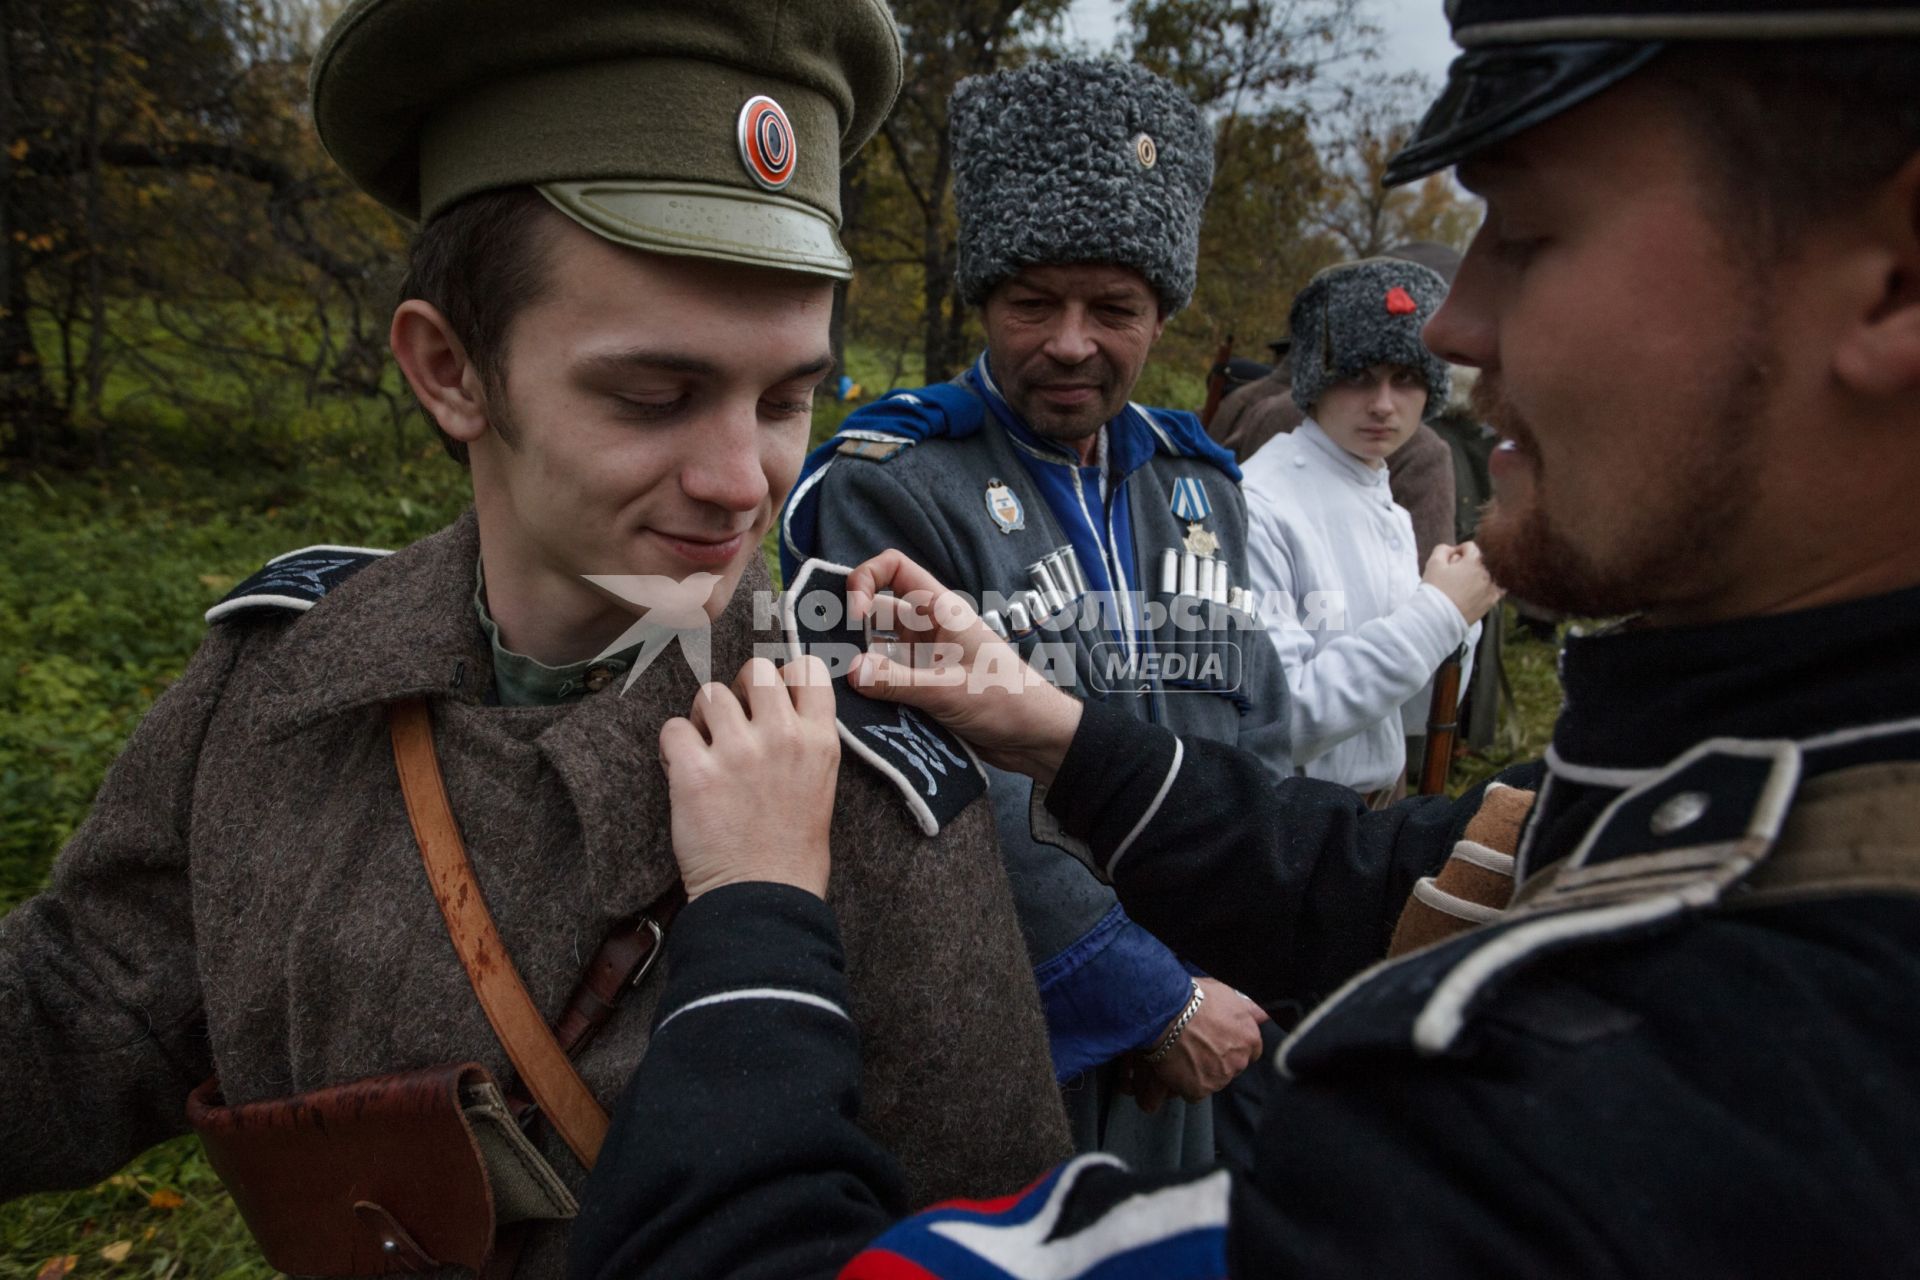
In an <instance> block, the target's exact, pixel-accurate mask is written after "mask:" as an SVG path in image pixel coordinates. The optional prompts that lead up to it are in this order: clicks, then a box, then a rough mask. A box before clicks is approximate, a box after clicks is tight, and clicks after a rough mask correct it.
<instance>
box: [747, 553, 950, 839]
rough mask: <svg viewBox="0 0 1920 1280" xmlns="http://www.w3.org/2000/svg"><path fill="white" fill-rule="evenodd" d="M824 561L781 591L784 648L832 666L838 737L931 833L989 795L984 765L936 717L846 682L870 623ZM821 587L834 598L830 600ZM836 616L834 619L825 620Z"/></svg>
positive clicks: (843, 571) (837, 570)
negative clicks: (860, 617) (859, 620)
mask: <svg viewBox="0 0 1920 1280" xmlns="http://www.w3.org/2000/svg"><path fill="white" fill-rule="evenodd" d="M851 572H853V571H852V570H851V569H848V568H845V567H843V566H841V565H835V564H828V563H827V562H826V561H824V560H808V561H807V562H806V563H805V564H803V565H801V566H800V570H799V572H798V573H796V574H795V575H794V577H793V581H792V582H790V583H788V584H787V589H786V590H785V591H783V592H782V593H781V595H780V613H781V622H782V624H783V626H784V627H785V630H786V638H787V650H788V652H789V653H791V654H794V655H796V656H797V655H799V654H802V653H812V654H816V655H818V656H819V657H820V658H821V659H822V660H824V661H825V662H826V664H827V669H828V670H829V671H832V672H834V679H833V696H834V705H835V711H836V713H837V714H838V717H839V728H840V741H841V742H842V743H844V744H846V746H847V749H848V750H850V751H852V752H853V754H855V755H857V756H859V757H860V759H862V760H864V761H865V762H866V763H867V764H869V765H871V766H872V767H873V768H874V769H876V770H878V771H879V772H880V774H881V775H882V776H883V777H885V778H886V779H887V781H889V782H891V783H892V784H893V785H894V787H895V788H896V789H897V790H898V791H899V792H900V796H901V799H903V800H904V801H905V802H906V805H907V808H908V810H910V811H911V812H912V814H913V817H914V821H916V822H918V823H919V824H920V830H921V831H922V832H924V833H925V834H926V835H929V836H936V835H939V834H940V830H941V828H943V827H945V826H946V825H947V823H949V822H951V821H953V819H954V818H956V817H958V816H959V814H960V811H961V810H962V809H965V808H966V807H967V806H968V805H970V804H972V803H973V802H974V801H975V800H978V799H979V798H980V797H981V796H984V795H985V794H986V793H987V775H986V771H985V770H984V769H982V768H981V767H980V762H979V760H977V759H975V757H974V754H973V750H972V748H970V747H968V746H967V744H966V743H964V742H962V741H961V740H960V739H959V738H956V737H955V736H954V735H953V734H952V733H951V732H950V731H949V730H947V729H946V728H945V727H944V726H942V725H941V724H940V723H939V722H938V721H936V720H934V719H933V718H932V717H931V716H928V715H926V714H924V713H923V712H920V711H917V710H915V709H914V708H912V707H906V706H902V705H900V704H899V703H897V702H882V701H880V700H878V699H876V698H869V697H867V696H866V695H865V694H863V693H861V692H860V691H859V690H858V689H855V688H854V687H853V686H852V684H851V683H850V681H849V678H848V675H847V668H848V666H849V664H850V663H851V662H852V660H853V658H854V656H855V655H857V654H859V653H863V652H865V650H866V633H865V628H864V627H862V626H861V625H859V624H855V623H849V622H847V620H846V617H847V607H846V601H847V575H848V574H849V573H851ZM823 593H824V594H825V595H829V596H832V597H833V598H835V599H837V600H838V602H839V605H838V607H837V608H829V607H814V605H815V604H825V601H824V600H822V595H823ZM825 619H832V625H825V624H824V621H823V620H825Z"/></svg>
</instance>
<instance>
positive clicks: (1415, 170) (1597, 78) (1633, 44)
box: [1384, 40, 1665, 187]
mask: <svg viewBox="0 0 1920 1280" xmlns="http://www.w3.org/2000/svg"><path fill="white" fill-rule="evenodd" d="M1664 47H1665V46H1664V45H1663V44H1662V43H1661V42H1660V41H1657V40H1560V41H1552V42H1547V43H1541V44H1510V45H1501V44H1490V45H1481V46H1479V47H1478V48H1474V49H1469V50H1468V51H1467V52H1465V53H1463V54H1461V55H1460V56H1459V57H1457V58H1455V59H1454V60H1453V65H1452V66H1450V67H1448V68H1447V87H1446V88H1445V89H1443V90H1441V92H1440V98H1439V100H1438V101H1436V102H1435V103H1434V104H1433V106H1432V107H1431V108H1429V109H1428V111H1427V114H1426V116H1425V118H1423V119H1422V120H1421V121H1420V127H1419V128H1418V129H1416V130H1415V131H1414V135H1413V141H1411V142H1409V143H1408V144H1407V145H1406V146H1405V147H1403V148H1402V149H1401V150H1400V152H1399V154H1397V155H1395V156H1394V157H1393V160H1392V162H1391V163H1389V164H1388V165H1387V172H1386V176H1385V178H1384V182H1385V184H1386V185H1387V186H1389V187H1397V186H1399V185H1400V184H1402V183H1405V182H1411V181H1413V180H1414V179H1415V178H1424V177H1426V176H1427V175H1428V174H1430V173H1434V172H1437V171H1438V170H1441V169H1445V168H1447V167H1448V166H1449V165H1455V164H1458V163H1460V162H1461V161H1462V160H1464V159H1466V158H1467V157H1468V156H1470V155H1472V154H1473V153H1475V152H1476V151H1479V150H1481V149H1482V148H1484V147H1488V146H1491V145H1492V144H1494V143H1496V142H1502V141H1505V140H1506V139H1508V138H1511V137H1513V136H1514V135H1515V134H1517V133H1520V132H1522V131H1523V130H1526V129H1531V128H1532V127H1533V126H1534V125H1536V124H1539V123H1540V122H1541V121H1543V120H1547V119H1550V118H1552V117H1553V116H1557V115H1559V114H1560V113H1561V112H1562V111H1565V110H1566V109H1567V108H1568V107H1571V106H1573V105H1575V104H1576V103H1580V102H1584V101H1586V100H1587V99H1588V98H1591V97H1592V96H1593V95H1594V94H1596V93H1599V92H1600V91H1601V90H1602V89H1605V88H1607V87H1608V86H1609V85H1613V84H1617V83H1618V82H1619V81H1621V80H1622V79H1624V78H1625V77H1627V76H1629V75H1631V74H1632V73H1633V72H1635V71H1638V70H1639V69H1640V68H1641V67H1644V66H1645V65H1646V64H1647V63H1648V62H1650V61H1652V60H1653V57H1654V55H1656V54H1658V53H1659V52H1660V50H1661V49H1662V48H1664Z"/></svg>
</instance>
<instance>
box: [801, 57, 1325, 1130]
mask: <svg viewBox="0 0 1920 1280" xmlns="http://www.w3.org/2000/svg"><path fill="white" fill-rule="evenodd" d="M951 119H952V130H953V155H954V159H953V167H954V196H955V200H956V202H957V205H958V208H959V216H960V236H959V262H958V282H959V291H960V296H961V298H962V300H963V301H964V302H965V303H966V304H967V305H969V306H971V307H975V308H977V309H978V313H979V317H980V321H981V324H982V326H983V327H984V328H985V330H986V349H985V350H984V351H982V352H981V353H980V355H979V356H978V358H976V359H975V360H974V362H973V364H972V366H971V367H970V368H968V369H967V370H966V371H965V372H963V373H962V374H961V375H960V376H959V377H957V378H955V379H954V380H953V381H951V382H947V383H942V384H939V385H936V386H930V387H922V388H918V389H916V390H912V391H899V392H895V393H893V394H891V395H889V396H887V397H885V398H884V399H882V400H880V401H878V402H876V403H875V404H873V405H870V406H868V407H867V408H865V409H862V410H861V411H860V412H858V413H855V414H854V415H852V416H851V417H850V418H848V419H847V421H846V424H845V425H844V427H843V428H842V429H841V431H840V434H839V435H838V436H837V437H835V438H834V439H833V440H831V441H829V442H828V443H827V444H826V445H824V446H822V447H821V448H820V449H819V450H817V451H816V452H815V453H814V454H813V455H812V457H811V458H809V460H808V462H807V466H806V468H805V470H804V471H803V473H802V479H801V482H800V484H799V486H797V487H796V488H795V490H794V496H793V497H792V499H790V500H789V502H788V505H787V509H786V511H785V513H784V514H783V516H782V528H781V555H782V559H783V563H784V564H785V566H786V567H787V570H788V573H789V576H791V575H792V574H793V573H795V572H797V570H798V568H799V566H800V564H801V562H803V561H805V560H807V559H808V558H810V557H820V558H823V559H825V560H828V561H832V562H836V563H839V564H843V565H852V564H856V563H858V562H859V561H861V560H863V559H865V558H866V557H867V556H870V555H872V554H873V553H875V552H877V551H880V550H882V549H884V548H887V547H898V548H901V549H902V550H904V551H906V552H907V553H908V554H910V555H912V556H914V557H915V558H916V559H918V560H920V561H921V562H922V563H923V564H926V565H929V566H931V567H933V568H934V569H935V571H936V572H937V573H938V574H940V576H941V577H942V579H943V580H944V581H947V582H950V583H952V584H953V585H954V586H956V587H959V588H962V589H964V590H966V591H968V592H970V593H973V594H975V595H976V596H978V597H980V598H981V599H982V601H983V605H982V607H983V608H985V609H987V610H988V611H989V612H990V613H991V614H992V615H993V617H994V620H995V622H996V624H997V625H999V626H1000V627H1001V629H1002V630H1003V631H1004V632H1005V633H1006V634H1007V635H1008V636H1009V637H1011V638H1012V639H1014V640H1015V641H1016V642H1018V643H1019V644H1020V646H1021V648H1022V651H1023V653H1025V654H1026V656H1027V657H1028V660H1029V661H1030V662H1032V663H1034V664H1035V665H1036V666H1038V667H1040V668H1041V669H1042V670H1043V671H1045V672H1046V673H1047V674H1048V675H1049V676H1051V677H1052V678H1053V679H1054V680H1055V681H1056V683H1058V684H1060V685H1061V686H1062V687H1065V688H1070V689H1073V690H1074V691H1076V692H1078V693H1081V694H1083V695H1089V696H1097V697H1102V698H1106V699H1108V700H1110V701H1112V702H1113V703H1114V704H1115V705H1120V706H1125V707H1128V708H1129V709H1131V711H1132V712H1133V713H1134V714H1136V715H1138V716H1139V717H1141V718H1142V719H1143V720H1151V721H1154V722H1157V723H1163V724H1171V725H1175V726H1178V727H1179V728H1181V729H1182V730H1183V731H1186V732H1191V733H1198V734H1202V735H1205V736H1207V737H1209V738H1214V739H1218V740H1220V741H1224V742H1235V743H1240V744H1243V745H1246V746H1248V747H1250V748H1252V749H1254V750H1256V751H1258V752H1259V753H1260V754H1261V755H1262V757H1263V758H1264V759H1266V760H1267V761H1268V762H1269V763H1270V764H1271V766H1272V767H1273V769H1274V771H1275V773H1276V774H1280V775H1284V774H1285V773H1287V772H1288V771H1289V770H1290V768H1291V762H1290V760H1289V759H1288V755H1287V716H1286V703H1285V696H1286V695H1285V689H1284V686H1283V685H1282V683H1281V680H1280V677H1279V669H1278V664H1277V663H1276V662H1274V660H1273V655H1272V653H1271V652H1269V651H1268V646H1267V644H1266V642H1265V641H1264V640H1263V639H1261V637H1260V635H1259V633H1258V632H1257V631H1254V630H1250V629H1247V624H1248V617H1247V613H1246V610H1245V607H1244V606H1245V601H1244V599H1243V597H1242V592H1243V590H1244V589H1245V587H1246V586H1247V562H1246V517H1245V512H1244V509H1243V505H1242V502H1241V498H1240V490H1239V484H1238V481H1239V479H1240V471H1239V468H1238V467H1237V466H1236V465H1235V463H1234V461H1233V458H1232V456H1231V455H1230V454H1229V453H1227V452H1226V451H1225V450H1223V449H1221V448H1220V447H1219V446H1218V445H1216V444H1214V443H1213V442H1212V441H1211V440H1209V439H1208V437H1207V435H1206V432H1205V431H1204V430H1203V429H1202V428H1201V426H1200V424H1199V421H1198V419H1196V418H1195V417H1194V416H1193V415H1192V414H1189V413H1184V412H1179V411H1174V410H1166V409H1149V408H1144V407H1142V406H1139V405H1136V404H1133V403H1130V401H1129V397H1130V396H1131V394H1132V391H1133V386H1134V383H1135V381H1136V380H1137V379H1138V378H1139V376H1140V371H1141V369H1142V368H1143V367H1144V366H1145V364H1146V361H1147V358H1148V355H1149V353H1150V352H1151V350H1152V348H1153V344H1154V342H1155V341H1156V340H1157V339H1158V338H1159V336H1160V333H1161V331H1162V329H1163V328H1164V327H1165V326H1166V323H1167V320H1168V318H1169V317H1171V316H1172V315H1173V314H1174V313H1175V312H1177V311H1179V310H1180V308H1181V307H1183V306H1185V305H1186V304H1187V301H1188V299H1189V298H1190V297H1191V296H1192V294H1193V286H1194V275H1195V258H1196V254H1197V252H1198V246H1199V237H1200V218H1201V210H1202V207H1203V205H1204V204H1205V201H1206V197H1207V188H1208V185H1209V183H1210V182H1211V181H1212V176H1213V132H1212V129H1211V128H1210V127H1209V126H1208V124H1207V121H1206V119H1205V118H1204V117H1203V116H1202V114H1201V113H1200V111H1199V109H1198V108H1196V107H1195V106H1194V105H1193V104H1192V103H1191V102H1190V101H1188V100H1187V98H1186V97H1185V96H1184V95H1182V94H1181V92H1180V91H1179V90H1178V89H1176V88H1175V87H1174V86H1173V85H1171V84H1169V83H1168V82H1167V81H1165V80H1163V79H1161V78H1160V77H1158V76H1155V75H1152V74H1150V73H1148V72H1146V71H1143V70H1141V69H1140V68H1137V67H1132V66H1128V65H1126V64H1124V63H1120V62H1112V61H1058V62H1037V63H1034V64H1032V65H1030V66H1027V67H1023V68H1020V69H1018V70H1012V71H1002V72H999V73H996V74H994V75H989V76H980V77H975V78H973V79H970V80H966V81H963V82H962V83H961V84H960V86H959V88H957V89H956V90H955V91H954V94H953V102H952V110H951ZM1181 601H1184V602H1185V605H1186V606H1187V607H1184V608H1176V607H1174V606H1176V604H1177V603H1179V602H1181ZM1230 605H1231V606H1233V607H1232V608H1229V606H1230ZM992 790H993V801H994V809H995V812H996V814H997V816H998V819H999V831H1000V840H1001V845H1002V847H1003V849H1004V851H1005V854H1006V857H1007V865H1008V869H1009V871H1010V872H1011V873H1012V875H1013V882H1014V892H1015V896H1016V898H1017V899H1018V901H1019V904H1020V915H1021V923H1022V926H1023V928H1024V930H1025V933H1026V939H1027V946H1028V950H1029V952H1030V955H1031V958H1032V960H1033V964H1034V970H1035V974H1036V976H1037V978H1038V979H1039V982H1040V990H1041V998H1042V1000H1043V1002H1044V1003H1045V1006H1046V1009H1047V1014H1048V1024H1049V1028H1050V1030H1051V1033H1052V1043H1053V1060H1054V1070H1055V1072H1056V1074H1057V1075H1058V1077H1059V1079H1060V1081H1061V1083H1062V1085H1063V1086H1064V1087H1065V1090H1066V1097H1067V1102H1068V1109H1069V1114H1070V1115H1071V1117H1072V1119H1073V1122H1074V1127H1075V1137H1076V1140H1077V1142H1078V1143H1079V1145H1080V1146H1081V1148H1082V1149H1083V1150H1107V1151H1116V1152H1120V1153H1122V1154H1124V1155H1126V1156H1128V1157H1129V1158H1131V1159H1134V1160H1136V1161H1139V1162H1142V1163H1144V1164H1146V1165H1147V1166H1149V1167H1154V1168H1175V1167H1181V1166H1185V1165H1193V1164H1195V1163H1196V1162H1199V1163H1204V1162H1206V1161H1208V1160H1210V1159H1211V1158H1212V1151H1213V1141H1212V1132H1211V1125H1210V1120H1209V1116H1208V1113H1207V1110H1206V1109H1205V1107H1204V1105H1203V1104H1204V1101H1205V1099H1206V1098H1207V1096H1208V1095H1209V1094H1211V1093H1213V1092H1215V1091H1216V1090H1218V1089H1219V1088H1220V1087H1221V1086H1223V1085H1224V1084H1226V1083H1227V1082H1228V1081H1229V1080H1231V1079H1232V1078H1233V1077H1234V1075H1235V1074H1237V1073H1238V1072H1239V1071H1240V1070H1241V1069H1242V1068H1244V1067H1245V1066H1246V1065H1247V1063H1248V1062H1249V1061H1250V1060H1252V1058H1253V1056H1254V1055H1255V1054H1256V1053H1257V1051H1258V1050H1259V1047H1260V1039H1259V1030H1258V1026H1257V1021H1256V1020H1257V1019H1258V1018H1259V1016H1260V1015H1259V1013H1258V1011H1257V1010H1256V1009H1255V1008H1254V1007H1253V1006H1252V1005H1250V1004H1248V1003H1247V1002H1246V1001H1245V1000H1243V999H1241V998H1240V996H1238V995H1237V994H1236V993H1234V992H1233V991H1232V990H1231V989H1230V988H1228V987H1226V986H1224V985H1222V984H1220V983H1218V982H1214V981H1213V980H1211V979H1209V978H1206V977H1199V978H1195V977H1193V976H1191V975H1190V974H1189V972H1188V970H1187V967H1186V966H1184V965H1183V964H1182V963H1181V962H1180V959H1179V958H1178V957H1177V956H1176V955H1174V953H1173V952H1171V951H1169V950H1168V949H1167V948H1166V947H1165V946H1163V945H1162V944H1160V943H1159V942H1158V941H1156V940H1155V939H1154V938H1153V937H1151V936H1150V935H1149V934H1147V933H1146V932H1145V931H1143V930H1141V929H1140V928H1139V927H1138V926H1136V925H1135V924H1134V923H1133V922H1132V921H1131V920H1129V919H1128V918H1127V915H1126V913H1125V912H1124V911H1122V910H1121V909H1120V908H1119V906H1118V905H1117V904H1116V902H1115V900H1114V897H1113V895H1112V893H1111V892H1110V891H1108V890H1107V889H1106V888H1104V887H1103V886H1101V885H1099V884H1098V883H1096V882H1095V881H1094V880H1093V879H1092V878H1091V877H1089V876H1088V875H1087V874H1086V873H1085V872H1084V870H1083V869H1082V868H1081V867H1080V866H1079V865H1078V864H1077V863H1075V862H1074V861H1073V860H1072V859H1071V858H1069V857H1067V856H1066V855H1065V854H1064V853H1063V852H1062V851H1061V850H1060V849H1059V848H1058V847H1057V846H1056V845H1055V844H1053V843H1050V842H1049V841H1047V840H1046V838H1045V837H1044V836H1043V835H1041V834H1039V833H1036V831H1035V829H1034V827H1033V824H1032V822H1031V820H1030V818H1029V812H1028V811H1029V807H1030V799H1031V795H1032V787H1031V785H1030V784H1029V783H1028V782H1027V780H1026V779H1024V778H1016V777H1013V776H1010V775H1006V774H998V775H995V777H994V783H993V788H992ZM1128 1093H1131V1094H1132V1095H1133V1096H1132V1097H1129V1096H1127V1094H1128ZM1168 1094H1172V1095H1174V1096H1173V1097H1172V1098H1171V1099H1169V1100H1167V1101H1166V1102H1165V1103H1164V1104H1160V1105H1158V1106H1157V1108H1156V1104H1159V1103H1160V1100H1161V1099H1162V1098H1164V1097H1166V1095H1168ZM1136 1097H1137V1098H1139V1099H1142V1100H1143V1101H1144V1102H1145V1104H1146V1106H1147V1107H1148V1108H1149V1109H1154V1114H1152V1115H1149V1114H1148V1113H1147V1112H1146V1111H1144V1110H1143V1109H1142V1107H1141V1106H1140V1105H1138V1104H1137V1103H1136V1101H1135V1098H1136Z"/></svg>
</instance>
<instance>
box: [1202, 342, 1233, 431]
mask: <svg viewBox="0 0 1920 1280" xmlns="http://www.w3.org/2000/svg"><path fill="white" fill-rule="evenodd" d="M1231 359H1233V335H1232V334H1228V335H1227V340H1226V341H1225V342H1223V343H1221V344H1220V349H1219V350H1218V351H1216V352H1214V353H1213V367H1212V368H1211V369H1209V370H1207V402H1206V403H1205V404H1204V405H1201V406H1200V425H1201V426H1203V427H1206V426H1211V425H1213V415H1214V414H1215V413H1217V412H1219V409H1220V401H1221V398H1222V397H1224V396H1225V395H1226V394H1227V361H1229V360H1231Z"/></svg>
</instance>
